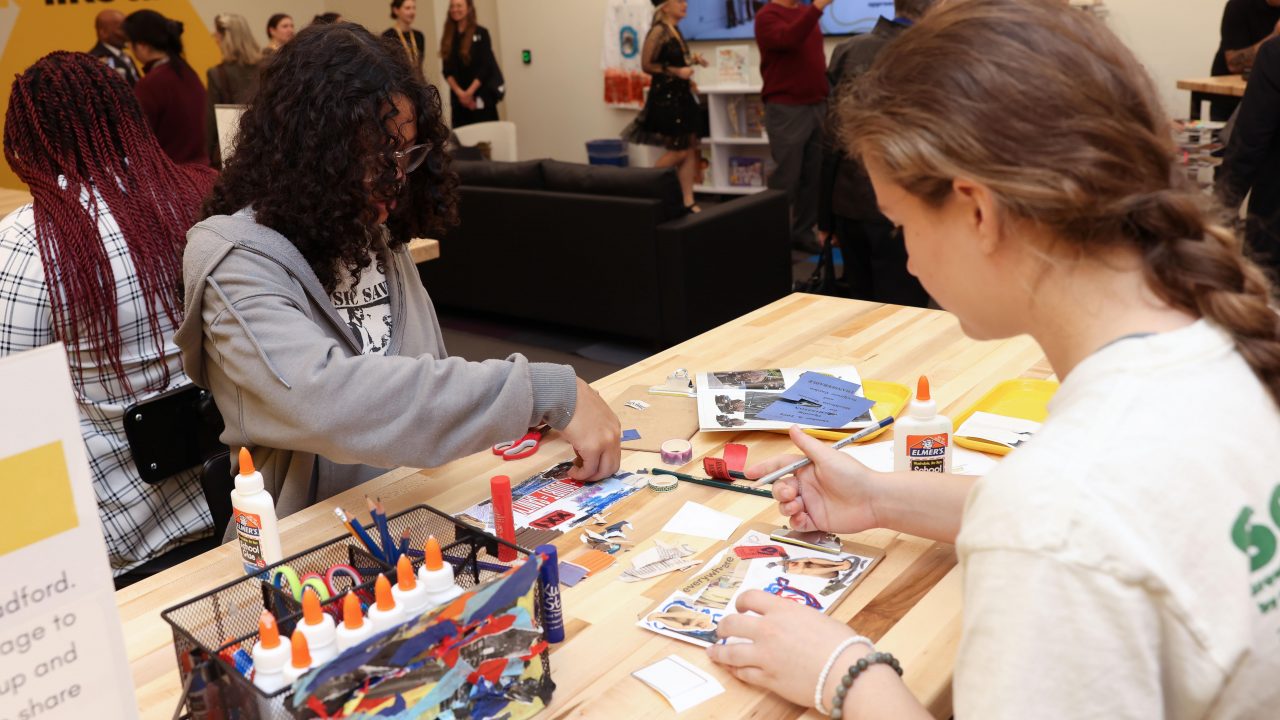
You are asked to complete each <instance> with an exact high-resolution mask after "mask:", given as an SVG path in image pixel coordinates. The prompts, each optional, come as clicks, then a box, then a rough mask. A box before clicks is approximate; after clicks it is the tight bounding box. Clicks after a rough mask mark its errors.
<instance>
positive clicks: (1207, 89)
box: [1178, 75, 1248, 120]
mask: <svg viewBox="0 0 1280 720" xmlns="http://www.w3.org/2000/svg"><path fill="white" fill-rule="evenodd" d="M1247 85H1248V81H1246V80H1245V79H1244V76H1242V75H1215V76H1213V77H1206V78H1189V79H1187V80H1179V81H1178V89H1179V90H1189V91H1191V114H1190V115H1188V117H1189V118H1191V119H1192V120H1195V119H1198V118H1199V117H1200V105H1201V103H1203V102H1205V101H1206V100H1212V99H1213V98H1212V96H1214V95H1226V96H1228V97H1244V89H1245V87H1246V86H1247Z"/></svg>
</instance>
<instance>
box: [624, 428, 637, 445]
mask: <svg viewBox="0 0 1280 720" xmlns="http://www.w3.org/2000/svg"><path fill="white" fill-rule="evenodd" d="M639 439H640V431H639V430H623V431H622V442H630V441H632V440H639Z"/></svg>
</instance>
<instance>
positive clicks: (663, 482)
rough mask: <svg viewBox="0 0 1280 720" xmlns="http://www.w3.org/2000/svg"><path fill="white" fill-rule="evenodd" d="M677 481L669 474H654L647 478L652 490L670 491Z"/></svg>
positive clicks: (674, 487) (673, 488)
mask: <svg viewBox="0 0 1280 720" xmlns="http://www.w3.org/2000/svg"><path fill="white" fill-rule="evenodd" d="M679 482H680V481H679V480H677V479H675V478H673V477H671V476H669V475H655V476H653V477H651V478H649V489H650V490H652V491H654V492H671V491H672V490H675V489H676V485H677V484H678V483H679Z"/></svg>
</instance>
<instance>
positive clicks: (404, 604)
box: [391, 554, 431, 620]
mask: <svg viewBox="0 0 1280 720" xmlns="http://www.w3.org/2000/svg"><path fill="white" fill-rule="evenodd" d="M391 596H392V597H394V598H395V599H396V604H397V605H399V606H400V608H401V609H402V610H404V619H405V620H412V619H414V618H416V617H418V616H419V615H421V614H422V611H423V610H426V609H427V607H428V606H430V605H431V598H430V597H429V596H428V595H427V591H426V589H425V588H423V587H421V586H420V585H418V579H417V578H416V577H414V575H413V563H411V562H409V556H408V554H405V555H401V556H400V559H399V560H398V561H397V562H396V584H395V585H394V586H392V588H391Z"/></svg>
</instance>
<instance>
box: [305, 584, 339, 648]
mask: <svg viewBox="0 0 1280 720" xmlns="http://www.w3.org/2000/svg"><path fill="white" fill-rule="evenodd" d="M295 632H300V633H302V634H303V635H306V636H307V648H308V649H309V650H310V651H311V662H312V664H315V665H323V664H325V663H327V662H329V661H330V660H332V659H333V658H335V657H337V656H338V645H337V643H336V640H337V631H336V630H335V628H334V623H333V618H331V617H329V616H328V615H327V614H326V613H325V612H324V610H322V609H321V608H320V596H319V595H318V594H316V590H315V588H312V587H308V588H304V589H303V591H302V622H300V623H298V625H297V628H296V630H295Z"/></svg>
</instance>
